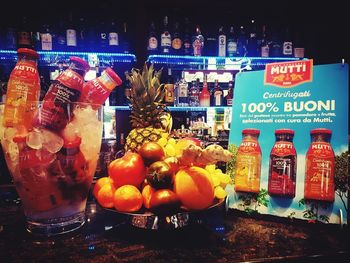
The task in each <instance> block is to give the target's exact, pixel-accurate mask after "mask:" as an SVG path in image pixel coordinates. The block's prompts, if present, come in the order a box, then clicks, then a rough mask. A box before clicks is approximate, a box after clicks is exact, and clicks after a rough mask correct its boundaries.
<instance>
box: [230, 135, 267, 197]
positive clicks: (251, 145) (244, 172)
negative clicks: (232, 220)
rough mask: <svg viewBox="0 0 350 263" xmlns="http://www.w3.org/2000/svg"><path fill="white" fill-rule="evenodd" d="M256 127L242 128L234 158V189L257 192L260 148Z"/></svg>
mask: <svg viewBox="0 0 350 263" xmlns="http://www.w3.org/2000/svg"><path fill="white" fill-rule="evenodd" d="M259 135H260V131H259V130H258V129H244V130H243V131H242V136H243V138H242V142H241V145H240V146H239V147H238V151H237V158H236V175H235V190H236V191H242V192H251V193H259V189H260V172H261V149H260V145H259V142H258V138H259Z"/></svg>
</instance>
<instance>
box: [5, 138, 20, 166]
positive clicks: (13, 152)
mask: <svg viewBox="0 0 350 263" xmlns="http://www.w3.org/2000/svg"><path fill="white" fill-rule="evenodd" d="M7 152H8V154H9V156H10V159H11V161H12V162H17V161H18V156H19V149H18V145H17V143H14V142H12V141H10V142H9V144H8V147H7Z"/></svg>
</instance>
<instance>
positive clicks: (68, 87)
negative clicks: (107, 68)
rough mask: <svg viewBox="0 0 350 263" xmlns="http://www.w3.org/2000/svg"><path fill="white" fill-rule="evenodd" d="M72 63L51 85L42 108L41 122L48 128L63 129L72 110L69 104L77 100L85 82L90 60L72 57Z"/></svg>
mask: <svg viewBox="0 0 350 263" xmlns="http://www.w3.org/2000/svg"><path fill="white" fill-rule="evenodd" d="M69 62H70V64H69V66H68V68H67V69H66V70H64V71H63V72H62V73H61V74H60V75H59V76H58V77H57V78H56V80H55V81H54V82H53V83H52V84H51V85H50V88H49V90H48V91H47V93H46V95H45V97H44V99H43V105H42V109H41V118H40V120H39V121H40V124H41V125H42V126H44V127H46V128H47V129H50V130H54V131H60V130H62V129H63V128H64V127H65V126H66V124H67V122H68V121H69V118H70V117H71V116H70V114H71V112H67V107H66V106H67V105H69V104H70V103H72V102H77V101H78V99H79V97H80V94H81V91H82V88H83V84H84V76H85V74H86V72H87V71H88V70H89V68H90V66H89V64H88V62H86V61H85V60H83V59H81V58H79V57H71V58H70V61H69Z"/></svg>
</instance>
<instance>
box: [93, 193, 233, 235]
mask: <svg viewBox="0 0 350 263" xmlns="http://www.w3.org/2000/svg"><path fill="white" fill-rule="evenodd" d="M100 207H101V206H100ZM101 208H102V209H103V210H104V211H106V212H108V213H113V214H117V215H121V216H125V219H126V221H127V223H129V224H130V225H131V226H134V227H137V228H142V229H150V230H164V229H178V228H182V227H184V226H188V225H190V224H191V223H201V222H203V221H205V220H204V219H205V218H207V216H208V215H209V214H212V213H216V212H218V211H222V210H223V209H224V210H226V208H227V198H223V199H215V200H214V203H213V204H212V205H211V206H210V207H208V208H207V209H204V210H198V211H188V210H185V209H181V208H180V209H179V210H177V211H173V212H169V213H162V214H155V213H153V212H151V211H149V210H147V209H145V208H142V209H140V210H139V211H138V212H134V213H127V212H119V211H117V210H115V209H112V208H104V207H101Z"/></svg>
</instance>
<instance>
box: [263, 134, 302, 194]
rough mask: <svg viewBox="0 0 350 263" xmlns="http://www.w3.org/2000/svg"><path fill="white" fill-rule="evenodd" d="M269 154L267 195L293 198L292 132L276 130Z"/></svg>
mask: <svg viewBox="0 0 350 263" xmlns="http://www.w3.org/2000/svg"><path fill="white" fill-rule="evenodd" d="M275 137H276V142H275V144H274V146H273V147H272V150H271V153H270V170H269V183H268V192H269V195H277V196H284V197H290V198H294V196H295V182H296V175H297V154H296V151H295V148H294V144H293V137H294V131H293V130H290V129H278V130H276V131H275Z"/></svg>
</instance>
